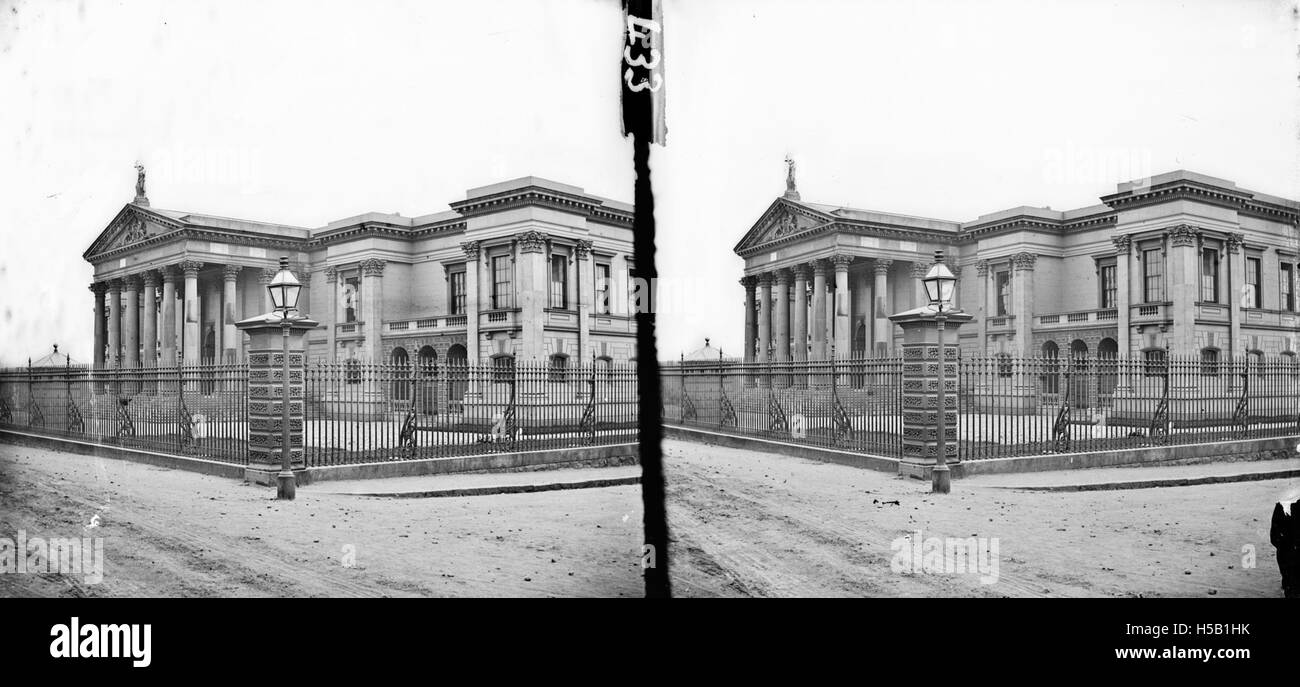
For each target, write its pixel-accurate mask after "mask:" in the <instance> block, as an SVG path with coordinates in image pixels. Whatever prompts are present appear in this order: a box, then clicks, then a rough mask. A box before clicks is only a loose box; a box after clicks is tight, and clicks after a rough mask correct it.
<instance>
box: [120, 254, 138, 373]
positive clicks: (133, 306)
mask: <svg viewBox="0 0 1300 687" xmlns="http://www.w3.org/2000/svg"><path fill="white" fill-rule="evenodd" d="M123 281H124V282H125V284H126V305H125V306H124V307H125V308H126V310H125V312H124V313H123V314H124V317H123V318H122V361H123V367H127V368H134V367H140V275H138V274H132V275H130V276H128V277H127V278H126V279H125V280H123Z"/></svg>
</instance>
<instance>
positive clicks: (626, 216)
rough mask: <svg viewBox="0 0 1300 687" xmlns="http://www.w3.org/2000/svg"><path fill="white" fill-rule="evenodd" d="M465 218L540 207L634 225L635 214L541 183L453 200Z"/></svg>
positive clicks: (454, 205) (616, 224)
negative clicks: (542, 185) (528, 207)
mask: <svg viewBox="0 0 1300 687" xmlns="http://www.w3.org/2000/svg"><path fill="white" fill-rule="evenodd" d="M449 206H450V207H451V209H452V210H455V211H456V212H458V213H460V214H461V216H462V217H474V216H476V215H484V214H488V213H491V212H499V211H501V210H506V209H509V208H512V207H526V206H540V207H549V208H552V209H555V210H561V211H564V212H570V213H573V214H576V215H582V216H584V217H589V218H591V219H593V220H596V221H599V222H603V223H605V224H613V225H615V226H622V227H628V228H631V226H632V218H633V213H631V212H629V211H626V210H620V209H618V208H613V207H609V206H607V205H605V204H604V202H603V201H600V200H597V199H594V198H590V197H587V196H579V195H574V194H571V193H565V192H563V191H556V190H554V189H548V188H543V187H541V186H526V187H524V188H516V189H510V190H508V191H502V192H500V193H494V194H492V195H488V196H481V197H478V198H470V199H466V200H460V201H456V202H454V203H449Z"/></svg>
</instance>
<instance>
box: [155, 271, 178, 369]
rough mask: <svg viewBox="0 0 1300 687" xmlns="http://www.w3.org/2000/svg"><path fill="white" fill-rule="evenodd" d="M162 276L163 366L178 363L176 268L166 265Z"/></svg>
mask: <svg viewBox="0 0 1300 687" xmlns="http://www.w3.org/2000/svg"><path fill="white" fill-rule="evenodd" d="M158 271H159V273H160V274H161V276H162V326H161V327H159V339H161V351H162V360H161V364H162V366H163V367H173V366H175V365H176V269H175V268H174V267H172V266H171V265H166V266H164V267H162V268H161V269H160V270H158Z"/></svg>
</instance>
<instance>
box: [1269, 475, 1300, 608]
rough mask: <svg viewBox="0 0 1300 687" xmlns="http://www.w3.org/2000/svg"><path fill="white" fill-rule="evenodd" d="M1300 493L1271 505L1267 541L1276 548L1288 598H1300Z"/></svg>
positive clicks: (1284, 593)
mask: <svg viewBox="0 0 1300 687" xmlns="http://www.w3.org/2000/svg"><path fill="white" fill-rule="evenodd" d="M1297 503H1300V494H1296V493H1294V492H1293V493H1291V494H1288V495H1287V496H1284V497H1282V498H1281V499H1278V502H1277V504H1276V505H1275V506H1273V524H1272V527H1271V528H1270V530H1269V535H1268V538H1269V541H1271V542H1272V543H1273V546H1274V547H1275V548H1276V549H1277V567H1278V571H1279V572H1281V573H1282V594H1283V595H1284V596H1285V597H1286V598H1288V599H1297V598H1300V513H1297V512H1296V504H1297Z"/></svg>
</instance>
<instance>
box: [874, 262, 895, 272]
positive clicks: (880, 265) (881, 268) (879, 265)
mask: <svg viewBox="0 0 1300 687" xmlns="http://www.w3.org/2000/svg"><path fill="white" fill-rule="evenodd" d="M893 264H894V261H893V260H890V259H888V258H876V265H875V270H876V274H878V275H879V274H889V267H890V265H893Z"/></svg>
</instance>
